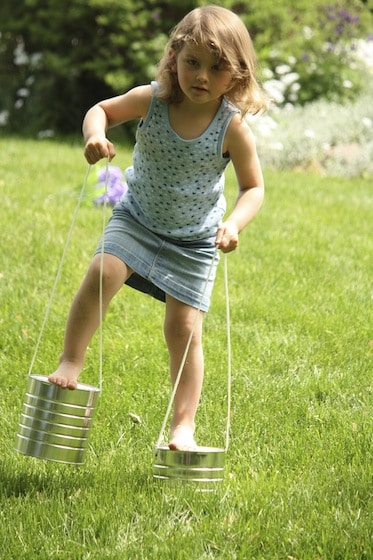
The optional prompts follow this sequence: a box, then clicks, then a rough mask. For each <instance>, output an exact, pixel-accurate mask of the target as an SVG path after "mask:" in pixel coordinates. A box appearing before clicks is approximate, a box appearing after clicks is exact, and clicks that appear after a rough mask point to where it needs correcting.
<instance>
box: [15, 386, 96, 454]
mask: <svg viewBox="0 0 373 560" xmlns="http://www.w3.org/2000/svg"><path fill="white" fill-rule="evenodd" d="M99 394H100V390H99V389H98V388H96V387H93V386H91V385H85V384H83V383H78V386H77V388H76V389H74V390H69V389H62V388H61V387H58V386H57V385H55V384H53V383H50V382H49V381H48V378H47V377H45V376H42V375H29V377H28V386H27V392H26V396H25V400H24V403H23V409H22V413H21V417H20V421H19V426H18V432H17V437H16V442H15V447H14V448H15V450H16V451H18V452H19V453H22V454H23V455H30V456H32V457H37V458H39V459H47V460H49V461H56V462H59V463H70V464H76V465H80V464H82V463H83V462H84V458H85V453H86V450H87V447H88V437H89V433H90V429H91V426H92V418H93V415H94V412H95V409H96V408H97V404H98V398H99Z"/></svg>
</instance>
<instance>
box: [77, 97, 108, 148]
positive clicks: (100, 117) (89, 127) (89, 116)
mask: <svg viewBox="0 0 373 560" xmlns="http://www.w3.org/2000/svg"><path fill="white" fill-rule="evenodd" d="M107 129H108V121H107V117H106V113H105V111H104V110H103V109H102V108H101V107H100V106H99V105H94V106H93V107H91V109H89V111H88V112H87V113H86V115H85V117H84V120H83V125H82V131H83V136H84V140H85V141H87V140H88V138H92V137H93V136H105V135H106V131H107Z"/></svg>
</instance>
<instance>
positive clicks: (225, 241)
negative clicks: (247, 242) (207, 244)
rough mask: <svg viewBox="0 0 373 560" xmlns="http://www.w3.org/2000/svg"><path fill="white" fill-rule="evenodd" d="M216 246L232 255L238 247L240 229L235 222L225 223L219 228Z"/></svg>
mask: <svg viewBox="0 0 373 560" xmlns="http://www.w3.org/2000/svg"><path fill="white" fill-rule="evenodd" d="M215 245H216V246H217V247H218V248H219V249H220V250H221V251H223V253H230V252H231V251H234V250H235V249H236V248H237V247H238V229H237V226H236V225H235V224H234V223H233V222H229V221H228V220H227V221H226V222H223V223H221V224H220V226H219V227H218V231H217V234H216V239H215Z"/></svg>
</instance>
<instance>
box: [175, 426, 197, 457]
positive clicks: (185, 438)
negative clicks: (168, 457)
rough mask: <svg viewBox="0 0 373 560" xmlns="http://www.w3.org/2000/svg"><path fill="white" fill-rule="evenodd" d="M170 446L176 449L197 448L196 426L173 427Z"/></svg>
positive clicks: (187, 449)
mask: <svg viewBox="0 0 373 560" xmlns="http://www.w3.org/2000/svg"><path fill="white" fill-rule="evenodd" d="M168 447H169V448H170V449H172V450H174V451H193V450H195V449H197V444H196V442H195V440H194V428H192V427H190V426H183V425H180V426H176V428H174V429H171V438H170V443H169V444H168Z"/></svg>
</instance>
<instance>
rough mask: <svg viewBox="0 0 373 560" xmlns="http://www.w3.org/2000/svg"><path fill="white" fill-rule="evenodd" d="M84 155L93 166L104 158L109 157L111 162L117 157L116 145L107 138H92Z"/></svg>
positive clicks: (88, 141)
mask: <svg viewBox="0 0 373 560" xmlns="http://www.w3.org/2000/svg"><path fill="white" fill-rule="evenodd" d="M84 155H85V158H86V160H87V161H88V163H90V164H91V165H93V164H94V163H96V162H97V161H99V160H100V159H102V158H107V157H108V158H109V160H110V161H111V160H112V159H113V158H114V157H115V148H114V144H112V143H111V142H109V140H108V139H107V138H106V136H91V137H90V138H88V140H87V142H86V145H85V148H84Z"/></svg>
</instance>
